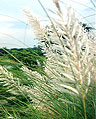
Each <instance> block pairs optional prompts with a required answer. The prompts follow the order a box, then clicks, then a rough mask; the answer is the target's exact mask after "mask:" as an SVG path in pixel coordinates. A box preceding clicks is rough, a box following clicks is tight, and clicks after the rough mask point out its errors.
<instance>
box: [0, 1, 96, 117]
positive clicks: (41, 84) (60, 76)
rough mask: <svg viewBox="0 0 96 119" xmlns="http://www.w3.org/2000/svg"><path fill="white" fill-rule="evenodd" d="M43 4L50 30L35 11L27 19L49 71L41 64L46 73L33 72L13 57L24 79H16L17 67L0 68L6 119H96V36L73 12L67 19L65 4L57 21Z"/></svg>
mask: <svg viewBox="0 0 96 119" xmlns="http://www.w3.org/2000/svg"><path fill="white" fill-rule="evenodd" d="M38 2H39V3H40V5H41V7H42V8H43V10H44V11H45V13H46V15H47V17H48V23H50V24H49V25H47V26H42V25H41V23H40V21H39V20H38V19H37V17H36V16H34V15H33V14H32V13H31V11H29V10H24V14H25V16H26V18H27V20H28V23H29V26H30V28H31V29H32V32H33V33H34V35H35V38H36V39H38V41H39V42H40V45H41V49H42V53H43V54H44V56H45V57H46V60H44V61H43V66H41V64H40V61H39V60H38V61H37V65H38V66H41V67H43V69H42V71H41V72H39V71H38V70H34V71H33V70H32V69H31V68H29V66H27V64H24V63H23V62H22V61H20V60H19V59H18V58H16V57H15V56H14V55H12V54H11V53H10V52H9V55H11V57H13V59H14V58H15V61H14V62H15V64H16V63H17V62H19V65H20V67H19V66H18V71H19V72H20V73H19V72H18V75H20V76H19V77H18V76H16V75H14V73H13V72H15V71H16V67H15V69H12V70H11V71H10V70H8V69H7V68H6V67H5V66H4V65H1V66H0V119H96V72H95V71H96V37H95V36H96V35H95V30H94V31H91V29H90V28H91V27H89V29H88V27H86V24H85V26H84V24H83V23H82V22H81V21H79V19H78V18H77V17H76V13H75V11H74V9H73V8H72V7H71V6H68V7H67V13H66V16H64V15H63V12H62V10H61V8H60V4H59V2H60V1H59V0H53V2H54V4H55V6H56V8H57V11H56V12H55V11H51V12H52V13H53V14H55V15H56V16H57V17H56V19H55V18H51V17H50V16H49V14H48V12H47V11H46V9H45V8H44V6H43V4H42V3H41V2H40V1H39V0H38ZM92 3H93V2H92ZM3 50H4V48H3ZM5 50H6V49H5ZM7 53H8V52H7ZM35 54H36V55H38V54H37V53H36V52H35ZM12 61H13V60H12V59H11V63H12ZM14 62H13V63H12V64H14ZM15 64H14V65H15ZM30 67H31V65H30ZM13 70H14V71H13ZM16 72H17V71H16ZM16 72H15V73H16Z"/></svg>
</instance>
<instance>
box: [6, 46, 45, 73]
mask: <svg viewBox="0 0 96 119" xmlns="http://www.w3.org/2000/svg"><path fill="white" fill-rule="evenodd" d="M9 52H10V53H11V54H12V55H13V56H14V57H16V58H17V59H18V60H19V61H21V62H22V63H23V64H24V65H26V66H27V67H28V68H30V69H32V70H38V71H42V70H43V66H44V61H45V59H46V58H45V56H44V55H43V53H42V50H41V47H40V46H38V47H34V48H22V49H16V48H14V49H10V50H9ZM7 56H8V58H10V59H13V60H15V61H16V59H14V57H12V56H10V54H7Z"/></svg>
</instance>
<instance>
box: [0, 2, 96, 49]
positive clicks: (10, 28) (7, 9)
mask: <svg viewBox="0 0 96 119" xmlns="http://www.w3.org/2000/svg"><path fill="white" fill-rule="evenodd" d="M60 1H63V3H64V4H63V3H62V5H61V8H62V11H64V9H65V6H66V4H68V2H69V3H70V4H71V5H72V7H73V8H74V9H75V10H76V12H77V13H78V14H81V15H82V17H83V16H84V17H86V19H84V21H83V22H86V23H92V22H95V17H94V16H90V15H94V14H95V12H94V10H93V9H94V6H92V4H91V3H90V0H73V1H72V0H60ZM94 1H95V0H94ZM41 2H42V4H43V5H44V7H45V8H47V9H52V10H53V11H54V10H55V6H54V4H53V2H52V0H41ZM60 4H61V2H60ZM26 8H29V9H30V10H31V11H32V12H34V13H35V14H36V15H37V16H39V17H41V18H42V19H46V14H45V13H44V11H43V9H42V7H41V6H40V4H39V2H38V0H0V47H8V48H12V47H33V46H34V45H36V44H37V41H34V36H33V34H32V32H31V30H30V28H29V27H28V26H27V25H26V23H27V22H26V19H25V17H24V13H23V9H26ZM92 8H93V9H92ZM49 14H50V13H49ZM50 15H51V14H50ZM87 16H90V17H87ZM80 18H81V17H80ZM81 20H83V19H81ZM25 44H26V45H27V46H26V45H25Z"/></svg>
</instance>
